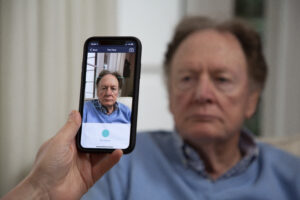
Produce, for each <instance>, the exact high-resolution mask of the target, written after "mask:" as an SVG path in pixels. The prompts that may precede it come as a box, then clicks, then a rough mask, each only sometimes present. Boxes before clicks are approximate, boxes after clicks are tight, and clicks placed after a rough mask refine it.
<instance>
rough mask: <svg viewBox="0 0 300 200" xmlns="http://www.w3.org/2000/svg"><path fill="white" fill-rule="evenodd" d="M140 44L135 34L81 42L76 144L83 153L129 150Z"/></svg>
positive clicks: (133, 135)
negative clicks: (78, 122) (80, 117)
mask: <svg viewBox="0 0 300 200" xmlns="http://www.w3.org/2000/svg"><path fill="white" fill-rule="evenodd" d="M140 59H141V43H140V41H139V40H138V39H137V38H135V37H93V38H89V39H88V40H87V41H86V42H85V46H84V55H83V64H82V80H81V94H80V106H79V110H80V112H81V116H82V126H81V128H80V130H79V132H78V134H77V146H78V147H79V149H80V150H82V151H87V152H111V151H113V150H114V149H122V150H123V152H124V153H129V152H130V151H132V150H133V148H134V145H135V135H136V119H137V106H138V91H139V77H140Z"/></svg>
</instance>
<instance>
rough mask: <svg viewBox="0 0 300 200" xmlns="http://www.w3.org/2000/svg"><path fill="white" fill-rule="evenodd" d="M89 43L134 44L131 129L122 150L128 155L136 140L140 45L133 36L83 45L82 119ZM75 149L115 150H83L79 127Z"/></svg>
mask: <svg viewBox="0 0 300 200" xmlns="http://www.w3.org/2000/svg"><path fill="white" fill-rule="evenodd" d="M90 41H105V42H108V41H112V42H122V41H134V42H135V43H136V56H135V70H134V80H133V81H134V83H133V99H132V109H131V127H130V139H129V145H128V147H127V148H126V149H122V151H123V153H124V154H128V153H130V152H131V151H133V149H134V147H135V140H136V126H137V115H138V97H139V84H140V72H141V53H142V44H141V42H140V40H139V39H138V38H136V37H133V36H114V37H101V36H94V37H90V38H88V39H87V40H86V41H85V43H84V48H83V59H82V70H81V83H80V98H79V112H80V115H81V118H82V115H83V104H84V93H85V79H86V63H87V53H88V44H89V42H90ZM76 141H77V142H76V143H77V148H78V149H79V150H80V151H82V152H87V153H111V152H113V151H114V150H115V149H106V148H85V147H83V146H82V145H81V126H80V128H79V130H78V132H77V135H76Z"/></svg>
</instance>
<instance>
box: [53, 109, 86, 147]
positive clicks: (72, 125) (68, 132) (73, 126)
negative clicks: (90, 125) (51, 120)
mask: <svg viewBox="0 0 300 200" xmlns="http://www.w3.org/2000/svg"><path fill="white" fill-rule="evenodd" d="M80 125H81V116H80V113H79V112H78V111H76V110H73V111H72V112H71V113H70V114H69V119H68V121H67V122H66V123H65V125H64V126H63V127H62V129H61V130H60V131H59V132H58V133H57V137H59V138H60V140H62V141H66V142H71V141H73V140H74V138H75V136H76V134H77V131H78V129H79V127H80Z"/></svg>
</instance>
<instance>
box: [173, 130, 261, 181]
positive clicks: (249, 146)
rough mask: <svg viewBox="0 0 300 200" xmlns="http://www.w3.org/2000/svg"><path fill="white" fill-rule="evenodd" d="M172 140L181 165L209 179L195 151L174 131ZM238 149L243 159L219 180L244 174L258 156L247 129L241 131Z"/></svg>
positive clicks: (252, 138)
mask: <svg viewBox="0 0 300 200" xmlns="http://www.w3.org/2000/svg"><path fill="white" fill-rule="evenodd" d="M173 138H174V143H175V145H176V146H177V147H178V148H176V149H178V154H179V156H180V159H181V160H182V162H183V164H184V165H185V166H186V167H191V168H192V169H194V170H195V171H197V172H198V173H200V174H201V175H202V176H204V177H205V178H209V175H208V174H207V172H206V171H205V166H204V163H203V161H202V160H201V158H200V157H199V155H198V153H197V151H196V150H195V149H194V148H193V147H191V146H190V145H189V144H187V143H186V142H184V141H183V139H182V138H181V136H180V135H179V133H178V132H176V131H174V133H173ZM239 148H240V150H241V152H242V154H243V158H242V159H241V160H240V161H239V162H238V163H237V164H236V165H235V166H234V167H233V168H231V169H230V170H228V171H227V172H226V173H225V174H223V175H222V176H221V177H220V178H229V177H232V176H235V175H237V174H240V173H242V172H244V171H245V170H246V169H247V168H248V166H249V165H250V164H251V163H252V161H253V160H254V159H255V158H256V157H257V156H258V153H259V151H258V146H257V144H256V143H255V140H254V136H253V134H252V133H251V132H250V131H249V130H247V129H242V131H241V135H240V140H239ZM220 178H219V179H220Z"/></svg>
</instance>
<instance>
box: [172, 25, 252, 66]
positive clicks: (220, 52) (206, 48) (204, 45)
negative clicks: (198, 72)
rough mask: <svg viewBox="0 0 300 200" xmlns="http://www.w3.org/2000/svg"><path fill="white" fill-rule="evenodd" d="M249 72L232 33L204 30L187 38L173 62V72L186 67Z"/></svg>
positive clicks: (175, 54) (179, 47)
mask: <svg viewBox="0 0 300 200" xmlns="http://www.w3.org/2000/svg"><path fill="white" fill-rule="evenodd" d="M204 66H210V67H215V68H218V70H221V69H222V68H230V69H232V70H233V69H234V68H236V70H247V69H246V66H247V62H246V57H245V54H244V52H243V50H242V47H241V45H240V43H239V41H238V40H237V38H236V37H235V36H234V35H233V34H231V33H230V32H220V31H217V30H203V31H198V32H195V33H193V34H191V35H189V36H188V37H187V38H185V39H184V40H183V41H182V42H181V44H180V45H179V46H178V48H177V50H176V51H175V53H174V56H173V58H172V60H171V63H170V67H171V72H172V71H174V70H176V71H177V69H178V68H180V69H182V68H184V67H194V68H197V67H204Z"/></svg>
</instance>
